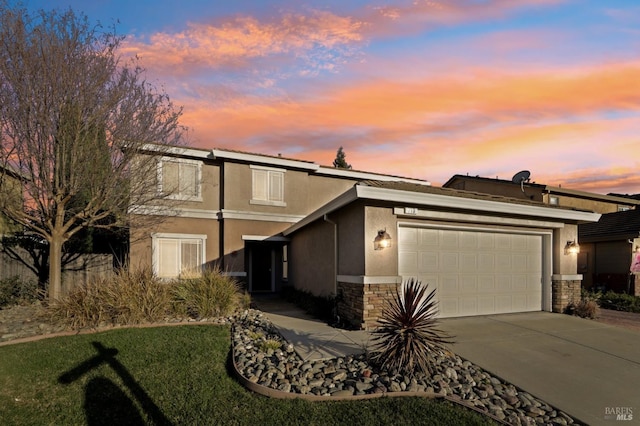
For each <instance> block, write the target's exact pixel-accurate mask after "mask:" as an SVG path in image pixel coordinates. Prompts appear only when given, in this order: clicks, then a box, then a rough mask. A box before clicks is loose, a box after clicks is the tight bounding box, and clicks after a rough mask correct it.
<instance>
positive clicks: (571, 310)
mask: <svg viewBox="0 0 640 426" xmlns="http://www.w3.org/2000/svg"><path fill="white" fill-rule="evenodd" d="M598 311H599V308H598V302H596V301H595V300H591V299H581V300H580V301H579V302H577V303H571V304H570V305H569V306H567V313H568V314H570V315H575V316H578V317H580V318H589V319H596V318H598Z"/></svg>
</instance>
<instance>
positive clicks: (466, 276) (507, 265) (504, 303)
mask: <svg viewBox="0 0 640 426" xmlns="http://www.w3.org/2000/svg"><path fill="white" fill-rule="evenodd" d="M542 253H543V250H542V236H541V235H535V234H533V235H532V234H524V233H522V234H518V233H510V232H495V231H491V230H485V231H482V230H469V229H442V228H431V227H416V226H400V227H399V229H398V256H399V260H398V269H399V274H400V275H401V276H402V280H403V282H405V281H406V280H408V279H410V278H417V279H418V280H420V281H422V283H424V284H428V285H429V288H430V289H434V288H435V289H436V298H437V300H438V302H439V309H440V316H441V317H443V318H444V317H459V316H469V315H488V314H496V313H510V312H528V311H540V310H542V309H543V303H542V301H543V275H542V274H543V261H542Z"/></svg>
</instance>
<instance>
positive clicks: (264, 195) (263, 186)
mask: <svg viewBox="0 0 640 426" xmlns="http://www.w3.org/2000/svg"><path fill="white" fill-rule="evenodd" d="M268 185H269V181H268V172H267V171H266V170H253V193H252V196H251V198H253V199H254V200H268V189H267V188H268Z"/></svg>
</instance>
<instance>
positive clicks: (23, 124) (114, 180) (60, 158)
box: [0, 0, 184, 301]
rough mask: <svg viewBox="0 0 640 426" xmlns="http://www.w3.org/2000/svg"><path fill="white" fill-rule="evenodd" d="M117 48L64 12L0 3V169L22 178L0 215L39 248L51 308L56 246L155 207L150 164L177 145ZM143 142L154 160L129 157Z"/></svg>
mask: <svg viewBox="0 0 640 426" xmlns="http://www.w3.org/2000/svg"><path fill="white" fill-rule="evenodd" d="M122 40H123V38H122V37H121V36H118V35H117V34H116V33H115V30H109V31H105V30H103V29H102V28H101V27H100V26H99V25H96V26H92V25H91V24H90V23H89V21H88V19H87V17H86V16H84V15H81V14H76V13H74V12H73V11H72V10H68V11H39V12H37V13H35V14H30V13H28V12H27V11H26V10H25V9H23V8H21V7H20V6H18V7H12V6H10V5H9V4H8V3H7V1H6V0H0V166H5V167H6V168H7V169H8V168H9V167H11V168H13V169H14V170H17V171H18V172H19V173H21V174H22V175H23V176H24V177H25V179H24V180H23V194H24V200H23V202H22V203H18V206H19V207H16V204H15V203H0V209H1V211H2V212H3V213H4V214H5V215H6V216H7V217H9V218H10V219H12V220H14V221H15V222H17V223H19V224H21V225H22V226H23V227H25V228H26V229H28V230H30V231H32V232H34V233H36V234H38V235H40V236H42V237H43V238H44V239H45V240H46V241H47V242H48V244H49V253H50V258H49V268H50V273H49V286H48V290H49V298H50V300H53V301H55V300H56V299H58V298H59V297H60V296H61V294H60V293H61V257H62V246H63V243H64V242H65V241H67V240H68V239H69V238H70V237H71V236H73V235H74V234H76V233H77V232H79V231H80V230H82V229H85V228H87V227H114V226H122V225H123V223H125V222H126V220H127V217H128V216H127V210H128V208H129V207H130V206H131V205H145V204H147V203H148V202H149V201H150V200H151V199H152V198H158V197H159V195H158V194H157V191H156V189H155V185H156V161H157V157H158V156H160V155H162V154H163V147H167V148H168V147H169V146H172V145H179V144H180V143H181V142H182V135H183V130H184V129H183V128H182V127H181V126H180V125H179V121H178V120H179V117H180V116H181V114H182V111H181V109H179V108H175V107H174V106H173V104H172V103H171V102H170V100H169V98H168V96H167V95H166V94H165V93H164V92H162V91H158V90H156V89H155V87H154V86H153V85H151V84H149V83H148V82H147V81H146V80H145V79H144V70H143V69H141V68H140V67H139V66H138V65H137V62H136V60H135V59H130V60H127V61H125V60H123V58H121V57H120V56H119V55H118V53H117V52H118V48H119V47H120V44H121V42H122ZM149 143H153V144H155V145H154V146H155V148H154V155H144V156H136V155H135V153H137V152H138V151H139V150H141V149H142V147H144V146H145V145H146V144H149ZM1 169H2V167H0V170H1ZM2 176H3V175H2V173H0V191H2V188H3V187H6V185H2ZM1 197H2V194H1V193H0V198H1Z"/></svg>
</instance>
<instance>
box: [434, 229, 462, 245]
mask: <svg viewBox="0 0 640 426" xmlns="http://www.w3.org/2000/svg"><path fill="white" fill-rule="evenodd" d="M438 239H439V242H440V244H439V247H440V249H443V248H453V249H456V250H457V249H458V234H457V233H453V232H450V231H439V232H438Z"/></svg>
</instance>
